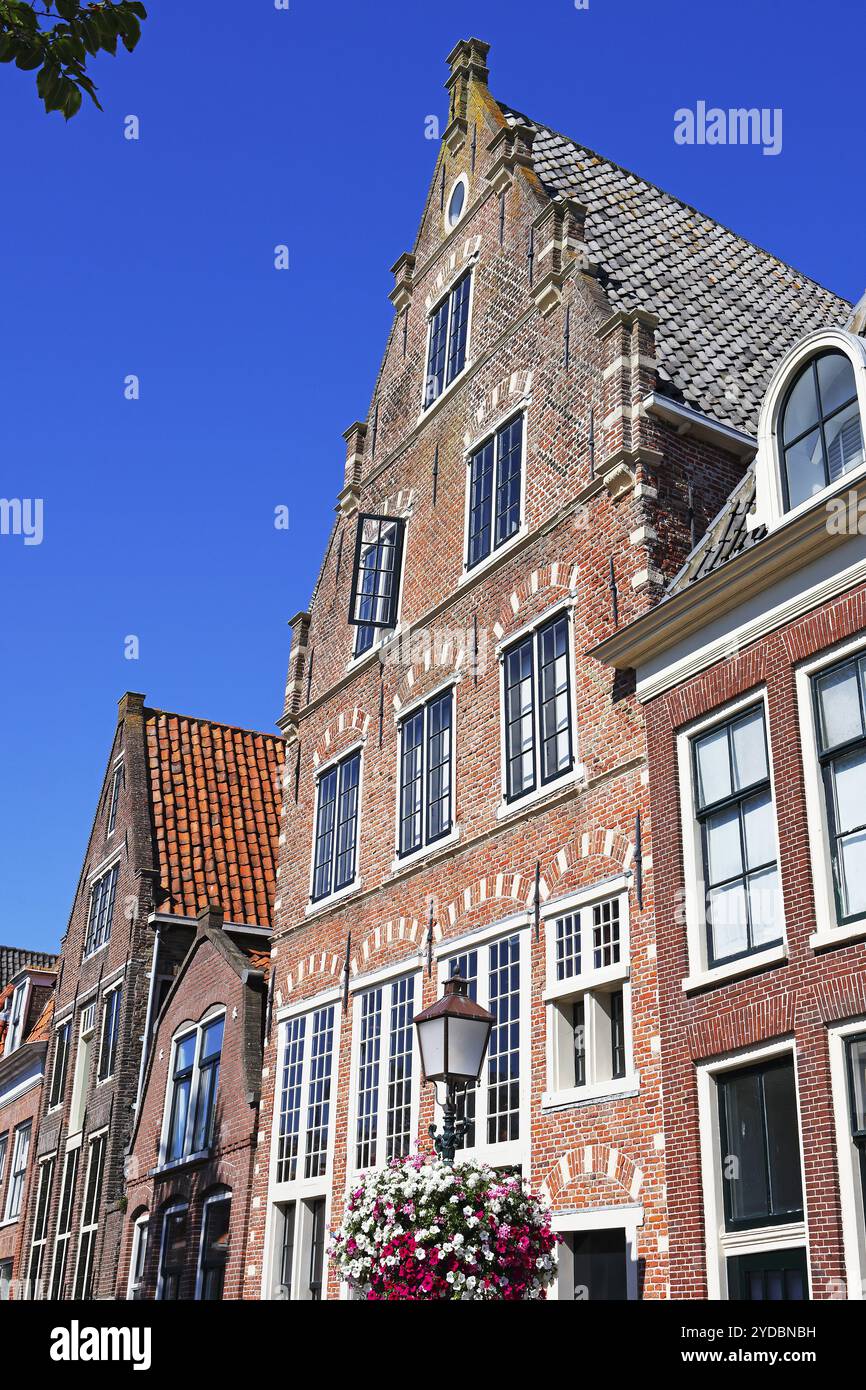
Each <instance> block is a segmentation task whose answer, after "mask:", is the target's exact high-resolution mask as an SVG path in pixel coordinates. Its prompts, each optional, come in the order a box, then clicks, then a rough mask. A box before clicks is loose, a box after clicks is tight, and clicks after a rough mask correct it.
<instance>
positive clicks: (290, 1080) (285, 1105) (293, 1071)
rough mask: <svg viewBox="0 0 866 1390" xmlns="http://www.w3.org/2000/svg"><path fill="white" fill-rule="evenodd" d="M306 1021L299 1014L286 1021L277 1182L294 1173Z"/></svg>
mask: <svg viewBox="0 0 866 1390" xmlns="http://www.w3.org/2000/svg"><path fill="white" fill-rule="evenodd" d="M306 1022H307V1020H306V1018H305V1017H304V1016H303V1015H301V1016H300V1017H299V1018H292V1019H289V1021H288V1023H287V1024H286V1033H285V1043H284V1050H283V1084H282V1093H281V1098H280V1128H279V1139H278V1144H277V1182H291V1181H293V1179H294V1178H295V1176H296V1174H297V1162H298V1132H299V1129H300V1117H301V1077H302V1074H303V1066H304V1034H305V1031H306Z"/></svg>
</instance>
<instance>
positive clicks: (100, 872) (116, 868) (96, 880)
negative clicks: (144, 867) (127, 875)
mask: <svg viewBox="0 0 866 1390" xmlns="http://www.w3.org/2000/svg"><path fill="white" fill-rule="evenodd" d="M120 854H121V851H120V850H117V852H116V853H115V855H114V857H113V858H112V859H111V860H109V861H108V862H107V863H103V864H100V865H98V866H97V868H95V869H94V871H93V873H92V874H91V875H90V878H89V891H88V898H87V917H86V919H85V923H84V949H83V951H82V953H81V959H82V961H85V960H91V959H92V958H93V957H94V956H97V955H99V952H100V951H107V950H108V947H109V946H110V945H111V933H112V931H113V929H114V914H115V911H116V910H117V890H118V887H119V886H120ZM109 874H116V875H117V877H116V879H115V883H114V894H113V899H112V903H111V912H110V913H109V916H108V935H107V936H106V938H105V940H104V941H101V942H100V943H99V945H98V946H94V945H93V944H92V943H91V939H90V926H91V918H92V915H93V902H94V895H95V893H96V890H97V888H98V887H99V886H100V884H101V883H102V881H103V879H106V878H108V876H109Z"/></svg>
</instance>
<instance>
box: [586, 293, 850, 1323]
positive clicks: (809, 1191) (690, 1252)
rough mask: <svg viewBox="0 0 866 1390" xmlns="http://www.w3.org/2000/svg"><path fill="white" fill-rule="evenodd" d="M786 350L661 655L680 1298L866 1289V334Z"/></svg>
mask: <svg viewBox="0 0 866 1390" xmlns="http://www.w3.org/2000/svg"><path fill="white" fill-rule="evenodd" d="M863 332H864V314H863V310H862V305H861V307H859V308H858V310H857V311H855V312H854V313H853V314H852V315H850V316H849V318H848V320H847V321H846V322H845V324H844V325H843V326H839V325H836V324H834V323H832V322H830V323H827V324H826V325H823V326H821V327H819V328H818V329H817V330H816V331H814V332H812V333H810V334H807V335H805V336H803V337H802V338H801V339H800V340H799V341H798V342H797V343H796V344H795V345H793V346H792V347H791V349H790V351H788V352H787V353H783V354H780V357H779V361H778V363H777V367H776V370H775V372H774V373H773V375H772V377H771V379H770V381H769V383H768V386H767V389H766V391H765V393H764V397H763V402H762V407H761V412H760V418H759V422H758V430H757V439H756V455H755V459H754V463H753V465H752V467H751V468H750V470H749V472H748V474H747V475H746V477H745V478H744V480H743V482H742V483H741V484H740V485H739V486H738V487H737V489H735V491H734V492H733V493H732V495H731V498H730V499H729V501H728V502H727V503H726V505H725V507H724V508H723V509H722V511H721V513H720V514H719V516H718V518H717V519H716V520H715V521H714V523H713V524H712V526H711V527H710V528H709V530H708V532H707V534H706V535H705V536H704V537H703V539H702V540H701V542H700V543H699V544H698V546H697V547H696V549H695V550H694V551H693V553H692V554H691V556H690V557H689V559H688V561H687V563H686V565H685V566H684V567H683V569H682V570H681V571H680V573H679V574H678V575H677V576H676V578H675V579H674V581H673V583H672V584H671V585H670V587H669V589H668V592H667V595H666V597H665V599H664V601H663V602H662V603H661V604H659V605H658V606H657V607H656V609H655V610H654V611H653V612H652V613H651V614H650V615H648V616H647V617H645V618H643V619H640V620H638V621H637V622H635V623H634V624H632V625H631V626H630V627H627V628H626V629H625V630H624V631H622V632H621V633H619V634H617V635H616V636H615V637H614V638H613V639H612V640H609V641H608V642H606V643H605V644H604V645H603V646H602V647H601V648H600V651H599V655H602V656H603V657H604V658H605V659H606V660H608V661H610V662H612V663H613V664H614V665H615V666H616V667H618V668H620V669H626V668H633V669H635V670H636V673H637V693H638V698H639V700H640V702H641V704H642V706H643V709H644V711H645V715H646V719H647V728H648V755H649V770H650V791H651V799H652V806H653V816H654V819H653V823H654V827H655V834H654V856H655V902H656V915H657V940H658V972H659V988H660V1003H661V1009H662V1015H663V1017H664V1020H665V1027H664V1029H663V1032H662V1065H663V1078H664V1086H663V1096H664V1119H665V1129H666V1132H667V1135H668V1142H667V1157H668V1166H669V1180H668V1221H669V1228H670V1278H671V1294H672V1296H673V1297H674V1298H707V1297H709V1298H715V1299H718V1298H723V1299H724V1298H731V1299H734V1298H745V1299H763V1300H766V1299H774V1300H776V1299H778V1300H785V1299H791V1300H799V1299H805V1298H815V1299H827V1298H851V1299H862V1298H863V1297H864V1289H866V1282H864V1281H866V1226H864V1192H866V1187H864V1184H866V944H864V943H866V523H864V521H863V517H864V516H866V504H864V501H863V499H864V496H866V456H864V447H863V440H864V420H866V341H864V337H863Z"/></svg>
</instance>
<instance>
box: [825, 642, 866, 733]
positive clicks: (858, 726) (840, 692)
mask: <svg viewBox="0 0 866 1390" xmlns="http://www.w3.org/2000/svg"><path fill="white" fill-rule="evenodd" d="M815 689H816V690H817V693H818V708H819V712H820V717H821V745H822V748H824V749H829V748H836V747H838V745H839V744H840V743H847V742H848V741H849V740H850V739H852V738H860V737H861V736H862V734H863V716H862V711H861V707H860V695H859V693H858V688H857V666H856V664H855V663H854V662H849V663H847V664H846V665H845V666H836V667H835V668H834V669H833V670H832V671H828V672H827V674H826V675H825V676H819V677H818V679H817V680H816V682H815Z"/></svg>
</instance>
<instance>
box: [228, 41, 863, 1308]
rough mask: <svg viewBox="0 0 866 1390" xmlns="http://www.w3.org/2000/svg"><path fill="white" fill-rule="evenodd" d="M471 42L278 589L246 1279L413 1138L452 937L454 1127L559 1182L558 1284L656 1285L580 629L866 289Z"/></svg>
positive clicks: (684, 538) (617, 708)
mask: <svg viewBox="0 0 866 1390" xmlns="http://www.w3.org/2000/svg"><path fill="white" fill-rule="evenodd" d="M486 59H487V45H486V44H483V43H481V42H479V41H478V40H476V39H472V40H469V41H467V42H462V43H459V44H458V45H457V47H456V48H455V49H454V51H453V52H452V53H451V55H450V56H449V65H450V76H449V78H448V82H447V88H448V92H449V100H450V107H449V118H448V124H447V127H446V128H445V130H444V133H443V136H442V141H441V147H440V149H439V152H438V155H437V159H436V166H435V170H434V174H433V178H432V182H431V185H430V188H429V192H428V195H427V200H426V204H425V207H424V211H423V215H422V218H421V223H420V226H419V230H418V235H417V238H416V241H415V244H414V247H413V249H412V251H411V252H407V253H404V254H403V255H401V256H400V258H399V259H398V260H397V262H396V264H395V266H394V268H393V269H394V277H395V283H394V288H393V291H392V293H391V299H392V302H393V304H394V308H395V316H394V322H393V327H392V329H391V331H390V334H389V337H388V341H387V344H386V347H385V353H384V358H383V361H382V365H381V368H380V371H379V374H378V377H377V380H376V383H375V389H374V393H373V398H372V401H371V404H370V409H369V411H368V414H367V418H366V420H365V421H364V422H356V423H355V424H354V425H352V426H351V427H350V428H349V429H348V430H347V431H346V436H345V438H346V441H347V459H346V469H345V480H344V481H345V485H344V487H343V489H342V491H341V492H340V495H339V497H338V499H337V507H336V512H337V516H336V521H335V523H334V528H333V532H332V535H331V538H330V541H329V544H328V547H327V550H326V553H325V556H324V559H323V563H322V567H321V571H320V575H319V579H318V582H317V584H316V588H315V591H314V594H313V598H312V601H311V604H310V607H309V612H302V613H299V614H298V615H297V616H296V617H295V618H294V619H293V620H292V650H291V657H290V663H289V678H288V684H287V688H286V704H285V710H284V714H283V718H282V721H281V728H282V730H283V732H284V734H285V737H286V740H287V745H288V746H287V782H286V793H285V797H284V805H283V813H282V815H283V820H282V835H281V837H280V838H281V844H282V850H281V857H280V878H279V887H278V891H277V897H276V901H275V905H274V921H275V937H274V961H273V966H274V1018H275V1021H276V1025H277V1026H275V1028H274V1029H273V1031H272V1035H271V1039H270V1042H269V1043H268V1044H267V1045H266V1049H265V1065H264V1070H263V1074H262V1076H263V1084H262V1130H263V1132H265V1133H267V1134H268V1135H269V1136H270V1161H269V1163H265V1162H261V1163H260V1164H259V1171H258V1174H257V1176H256V1178H255V1180H254V1183H255V1185H254V1202H253V1207H252V1209H251V1214H250V1226H249V1236H248V1246H247V1261H246V1275H247V1277H246V1295H247V1296H248V1297H250V1298H259V1297H265V1298H270V1297H284V1298H294V1299H302V1300H303V1299H313V1298H317V1297H320V1296H322V1295H324V1296H327V1297H329V1298H335V1297H338V1296H340V1294H341V1290H340V1289H339V1288H338V1287H337V1285H336V1283H335V1281H334V1280H333V1278H332V1277H329V1276H328V1274H327V1271H326V1268H325V1256H324V1245H325V1232H326V1229H327V1227H328V1226H333V1225H334V1224H335V1223H336V1222H338V1221H339V1218H340V1214H341V1209H342V1201H343V1193H344V1191H345V1188H346V1184H347V1182H348V1181H350V1180H351V1178H352V1176H353V1175H354V1174H356V1173H358V1172H359V1171H361V1170H363V1169H365V1168H367V1167H370V1166H374V1165H378V1164H381V1163H383V1162H385V1161H386V1160H387V1159H388V1158H389V1157H390V1156H392V1155H394V1154H399V1153H402V1152H405V1151H407V1150H408V1149H409V1148H410V1147H411V1146H413V1145H414V1144H415V1142H416V1141H417V1140H419V1139H420V1140H421V1141H422V1142H428V1141H426V1132H427V1127H428V1125H429V1123H430V1122H431V1121H432V1120H433V1119H434V1111H433V1098H432V1096H431V1094H430V1091H429V1088H422V1086H421V1084H420V1083H421V1078H420V1075H419V1066H418V1058H417V1052H416V1048H415V1041H414V1037H413V1032H414V1030H413V1026H412V1019H413V1016H414V1013H415V1012H417V1011H418V1010H419V1009H420V1008H421V1007H422V1006H424V1005H426V1004H428V1003H430V1002H431V1001H432V1000H433V999H434V998H435V997H436V996H437V995H438V994H439V992H440V990H441V985H442V982H443V980H444V979H445V978H447V976H448V975H449V974H450V973H451V972H452V971H453V970H454V969H455V968H459V969H460V970H461V971H462V973H463V974H464V975H465V976H467V977H468V979H469V982H470V986H471V990H472V992H473V994H474V995H475V997H477V999H478V1000H479V1001H480V1002H481V1003H482V1004H484V1005H486V1006H489V1007H490V1008H491V1009H492V1011H493V1012H494V1014H495V1016H496V1024H495V1026H494V1029H493V1033H492V1037H491V1044H490V1051H489V1056H488V1061H487V1064H486V1070H485V1073H484V1075H483V1076H482V1081H481V1084H480V1085H479V1087H478V1088H477V1090H475V1091H474V1092H473V1093H471V1094H469V1095H468V1096H467V1097H466V1100H465V1105H466V1106H467V1107H468V1110H469V1113H470V1116H471V1117H472V1118H473V1119H474V1128H473V1131H472V1133H471V1135H470V1136H469V1138H468V1140H467V1144H466V1149H467V1151H468V1152H470V1153H473V1154H475V1155H477V1156H479V1157H483V1158H485V1159H487V1160H489V1161H491V1162H492V1163H494V1164H497V1165H501V1166H518V1167H520V1168H521V1169H522V1171H523V1172H524V1174H526V1175H527V1176H528V1177H530V1178H531V1180H532V1181H533V1183H534V1184H535V1185H536V1186H537V1187H540V1188H542V1189H544V1190H545V1191H546V1192H547V1193H548V1194H549V1196H550V1198H551V1201H552V1204H553V1210H554V1220H555V1224H556V1227H557V1228H558V1229H559V1230H560V1232H561V1233H562V1235H563V1237H564V1244H563V1246H562V1257H561V1268H560V1276H559V1281H558V1288H557V1296H558V1297H560V1298H564V1299H571V1298H574V1297H578V1298H579V1297H590V1298H625V1297H628V1298H641V1297H643V1298H662V1297H664V1296H665V1295H666V1292H667V1289H668V1282H669V1262H668V1225H667V1213H666V1197H665V1144H666V1138H667V1127H666V1125H665V1121H664V1117H663V1110H662V1091H661V1078H662V1073H661V1039H660V1032H661V1028H660V1014H659V998H658V991H659V979H658V973H657V958H656V933H655V918H654V874H653V859H654V858H656V859H657V857H658V851H657V848H654V847H653V839H652V823H651V815H650V803H649V795H648V789H647V785H646V773H645V765H644V751H645V742H644V722H643V709H642V705H641V703H640V701H639V700H638V699H637V698H636V697H635V694H634V689H633V681H632V679H631V677H630V675H629V674H628V672H625V673H624V674H623V675H622V676H620V675H619V674H612V673H611V672H610V671H606V670H604V668H603V667H602V666H600V665H599V663H598V662H597V661H596V660H595V659H594V658H593V657H592V656H590V655H588V653H589V651H590V649H591V648H594V647H595V646H596V645H597V644H598V643H599V642H601V641H603V640H604V639H607V638H609V637H611V636H613V635H614V634H615V633H616V632H617V631H618V630H620V629H621V628H623V627H626V626H627V625H628V624H629V623H631V622H633V621H635V620H637V619H638V618H640V617H641V616H642V615H643V614H645V613H648V612H649V611H651V610H652V608H653V607H654V606H655V604H656V603H657V601H658V600H659V599H660V598H661V596H662V595H663V593H664V586H665V583H666V581H667V580H668V579H670V578H672V577H673V575H674V574H675V573H676V572H677V571H678V570H679V569H680V568H681V567H682V565H683V564H684V563H685V561H686V558H687V556H688V554H689V552H690V550H691V548H692V546H693V544H694V542H695V540H696V539H697V538H698V537H699V536H700V535H701V534H702V533H703V531H704V530H705V529H706V526H707V525H708V523H709V521H710V519H711V518H712V517H713V516H715V514H716V513H717V512H718V511H719V509H720V508H721V507H722V505H723V503H724V501H725V499H726V498H727V497H728V495H729V494H730V493H731V491H732V490H733V489H734V488H735V487H736V485H737V484H738V483H739V482H740V480H741V479H742V477H743V474H744V471H745V469H746V466H747V463H748V461H749V459H750V458H751V456H752V454H753V452H754V441H753V437H752V433H751V432H752V431H753V430H754V426H755V420H756V417H757V413H758V409H759V407H760V401H761V398H762V395H763V392H764V389H765V387H766V383H767V381H768V379H769V377H770V375H771V373H772V371H773V368H774V366H775V362H776V360H777V356H778V353H779V351H780V350H783V349H784V348H785V347H786V346H793V344H794V343H795V342H796V341H797V340H798V339H800V338H801V337H802V336H803V335H804V334H806V333H808V332H810V331H812V330H814V329H816V328H818V327H820V326H822V325H825V324H833V323H835V324H838V323H841V322H843V321H844V320H845V318H846V316H847V315H848V314H849V312H850V306H848V305H846V304H844V303H843V302H842V301H840V300H838V299H837V298H835V297H834V296H833V295H832V294H830V293H829V292H828V291H826V290H823V289H822V288H821V287H820V286H817V285H815V284H814V283H813V282H811V281H809V280H807V279H805V277H803V276H801V275H799V274H798V273H796V272H795V271H793V270H791V269H790V268H789V267H787V266H784V265H782V264H780V263H779V262H778V261H776V260H775V259H774V258H773V257H771V256H769V255H768V254H767V253H765V252H762V251H760V250H758V249H757V248H755V247H753V246H751V245H750V244H748V243H746V242H743V241H741V240H740V239H738V238H737V237H736V236H734V235H733V234H732V233H730V232H728V231H727V230H726V229H724V228H722V227H720V226H719V225H718V224H716V223H714V222H712V221H711V220H709V219H708V218H705V217H703V216H701V215H700V214H698V213H696V212H695V211H694V210H693V209H691V208H688V207H686V206H685V205H683V204H682V203H680V202H678V201H677V200H676V199H674V198H672V197H671V196H669V195H668V194H665V193H663V192H661V191H660V190H658V189H656V188H654V187H652V186H651V185H649V184H646V183H644V182H642V181H641V180H639V179H637V178H636V177H635V176H633V175H630V174H628V173H627V172H625V171H623V170H621V169H620V168H618V167H617V166H616V165H615V164H612V163H611V162H609V161H607V160H604V159H602V158H601V157H600V156H598V155H595V154H593V153H592V152H591V151H588V150H585V149H583V148H582V147H581V146H580V145H578V144H576V143H574V142H572V141H571V140H568V139H566V138H565V137H564V136H561V135H559V134H557V133H556V132H554V131H552V130H550V129H548V128H546V127H545V126H543V125H539V124H536V123H534V122H532V121H530V120H528V119H527V118H526V117H524V116H522V115H521V114H519V113H518V112H516V111H514V110H512V109H511V108H509V107H507V106H504V105H503V104H501V103H500V102H498V101H497V100H496V99H495V98H494V97H493V95H492V94H491V91H490V89H489V87H488V69H487V65H486ZM749 305H753V306H754V313H755V319H756V321H755V323H754V325H753V324H751V323H750V324H749V333H748V336H747V335H746V334H745V333H744V332H743V319H744V316H745V314H746V313H747V306H749Z"/></svg>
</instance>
